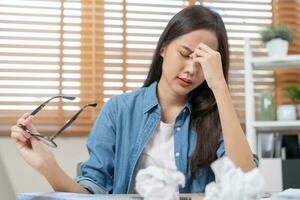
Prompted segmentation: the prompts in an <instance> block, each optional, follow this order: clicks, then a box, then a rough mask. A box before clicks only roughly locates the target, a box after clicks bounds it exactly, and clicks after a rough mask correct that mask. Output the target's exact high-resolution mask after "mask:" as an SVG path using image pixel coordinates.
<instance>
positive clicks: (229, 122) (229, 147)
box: [193, 43, 254, 172]
mask: <svg viewBox="0 0 300 200" xmlns="http://www.w3.org/2000/svg"><path fill="white" fill-rule="evenodd" d="M193 61H194V62H198V63H200V65H201V68H202V71H203V74H204V77H205V80H206V82H207V84H208V86H209V87H210V89H211V90H212V92H213V94H214V96H215V99H216V102H217V106H218V110H219V116H220V121H221V126H222V130H223V137H224V144H225V152H226V155H227V156H228V157H229V158H230V159H231V160H232V161H233V162H234V163H235V165H236V166H237V167H240V168H241V169H242V170H243V171H245V172H246V171H249V170H251V169H253V168H254V162H253V155H252V152H251V149H250V146H249V144H248V142H247V139H246V136H245V134H244V132H243V129H242V127H241V125H240V122H239V119H238V117H237V114H236V112H235V109H234V107H233V104H232V100H231V97H230V93H229V90H228V87H227V84H226V81H225V78H224V74H223V71H222V62H221V55H220V53H219V52H217V51H214V50H212V49H211V48H210V47H208V46H207V45H205V44H203V43H200V44H199V45H198V46H197V48H196V49H195V51H194V54H193Z"/></svg>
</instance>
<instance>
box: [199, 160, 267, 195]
mask: <svg viewBox="0 0 300 200" xmlns="http://www.w3.org/2000/svg"><path fill="white" fill-rule="evenodd" d="M211 168H212V170H213V172H214V174H215V180H216V181H215V182H211V183H209V184H208V185H207V186H206V188H205V198H204V200H225V199H226V200H227V199H230V200H254V199H259V196H260V194H261V193H262V191H263V188H264V179H263V176H262V174H261V172H260V171H259V169H258V168H255V169H253V170H251V171H249V172H247V173H244V172H243V171H242V170H241V169H240V168H236V167H235V165H234V163H233V162H232V161H231V160H230V159H229V158H228V157H224V158H222V159H219V160H217V161H215V162H213V163H212V165H211Z"/></svg>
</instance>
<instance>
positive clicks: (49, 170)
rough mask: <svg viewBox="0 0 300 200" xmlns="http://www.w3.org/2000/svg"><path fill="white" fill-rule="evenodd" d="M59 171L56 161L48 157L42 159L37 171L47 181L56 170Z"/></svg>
mask: <svg viewBox="0 0 300 200" xmlns="http://www.w3.org/2000/svg"><path fill="white" fill-rule="evenodd" d="M59 169H60V167H59V165H58V163H57V162H56V160H55V159H54V158H53V157H52V156H49V157H47V158H45V159H44V164H43V165H42V166H40V168H39V169H38V171H39V172H40V173H41V174H42V175H43V176H44V177H46V179H48V178H49V177H52V176H53V175H54V174H55V173H56V172H57V171H58V170H59Z"/></svg>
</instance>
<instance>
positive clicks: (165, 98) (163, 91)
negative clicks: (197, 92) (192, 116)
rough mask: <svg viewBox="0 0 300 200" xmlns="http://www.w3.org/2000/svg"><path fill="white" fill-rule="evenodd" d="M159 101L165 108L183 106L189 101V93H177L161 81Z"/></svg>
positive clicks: (158, 91)
mask: <svg viewBox="0 0 300 200" xmlns="http://www.w3.org/2000/svg"><path fill="white" fill-rule="evenodd" d="M157 96H158V101H159V104H160V106H161V108H162V109H163V110H166V109H167V108H168V109H172V108H174V109H175V108H181V107H183V106H184V104H185V103H186V101H187V98H188V95H177V94H175V93H174V92H173V91H172V90H171V89H169V88H168V87H167V86H166V85H165V84H163V83H162V82H161V81H160V82H159V83H158V86H157Z"/></svg>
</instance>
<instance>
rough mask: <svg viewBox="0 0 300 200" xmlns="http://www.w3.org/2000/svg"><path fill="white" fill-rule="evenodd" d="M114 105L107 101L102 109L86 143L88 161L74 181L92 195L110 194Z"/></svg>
mask: <svg viewBox="0 0 300 200" xmlns="http://www.w3.org/2000/svg"><path fill="white" fill-rule="evenodd" d="M114 111H115V105H114V103H113V101H112V99H111V100H110V101H108V102H107V103H106V104H105V105H104V107H103V108H102V110H101V112H100V114H99V116H98V118H97V119H96V121H95V123H94V126H93V128H92V131H91V134H90V136H89V138H88V141H87V149H88V153H89V159H88V160H87V161H85V162H83V163H82V164H81V166H80V169H81V175H80V176H78V177H76V178H75V179H74V180H75V181H76V182H78V183H79V184H80V185H81V186H82V187H84V188H86V189H87V190H89V191H90V192H91V193H93V194H105V193H111V191H112V187H113V172H114V155H115V119H114V118H115V113H114Z"/></svg>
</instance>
